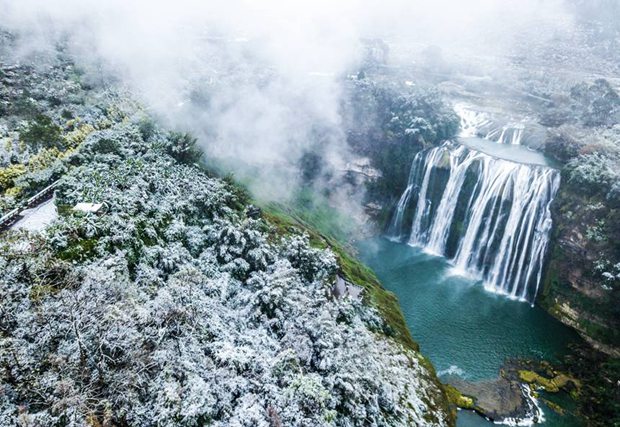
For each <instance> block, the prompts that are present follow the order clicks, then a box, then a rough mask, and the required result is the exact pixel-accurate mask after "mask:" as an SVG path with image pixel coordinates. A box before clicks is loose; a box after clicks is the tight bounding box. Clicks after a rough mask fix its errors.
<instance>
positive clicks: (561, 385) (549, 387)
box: [519, 370, 581, 393]
mask: <svg viewBox="0 0 620 427" xmlns="http://www.w3.org/2000/svg"><path fill="white" fill-rule="evenodd" d="M519 379H520V380H521V381H523V382H526V383H528V384H535V385H537V386H539V387H542V388H544V389H545V390H546V391H547V392H549V393H557V392H559V391H560V390H562V389H570V390H569V391H571V392H572V391H573V390H578V389H579V388H580V386H581V384H580V383H579V381H578V380H576V379H574V378H572V377H569V376H568V375H566V374H562V373H558V374H556V375H555V376H554V377H553V378H547V377H544V376H542V375H540V374H537V373H536V372H534V371H528V370H520V371H519Z"/></svg>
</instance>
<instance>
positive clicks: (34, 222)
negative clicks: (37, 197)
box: [11, 198, 58, 231]
mask: <svg viewBox="0 0 620 427" xmlns="http://www.w3.org/2000/svg"><path fill="white" fill-rule="evenodd" d="M21 215H22V216H23V218H22V219H20V220H19V221H17V222H16V223H15V224H13V226H11V228H12V229H14V230H28V231H41V230H43V229H44V228H45V227H47V226H48V225H50V224H51V223H52V221H54V220H55V219H56V218H57V217H58V211H57V210H56V204H55V203H54V199H53V198H52V199H50V200H48V201H46V202H44V203H41V204H40V205H39V206H36V207H34V208H31V209H26V210H24V211H22V213H21Z"/></svg>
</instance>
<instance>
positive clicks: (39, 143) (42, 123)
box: [20, 114, 62, 148]
mask: <svg viewBox="0 0 620 427" xmlns="http://www.w3.org/2000/svg"><path fill="white" fill-rule="evenodd" d="M61 135H62V129H61V128H60V126H58V125H57V124H55V123H54V122H53V121H52V119H51V118H50V117H49V116H46V115H44V114H39V115H37V116H35V117H34V119H33V120H32V121H31V122H30V123H29V124H28V126H27V127H26V129H25V130H24V131H23V132H21V134H20V138H21V140H22V141H24V142H25V143H26V144H28V146H30V147H44V148H51V147H62V138H61Z"/></svg>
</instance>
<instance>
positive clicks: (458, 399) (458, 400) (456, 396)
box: [444, 384, 476, 410]
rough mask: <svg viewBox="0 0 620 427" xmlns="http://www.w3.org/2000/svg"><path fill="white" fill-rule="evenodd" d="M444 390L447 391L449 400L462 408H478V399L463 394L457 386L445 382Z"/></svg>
mask: <svg viewBox="0 0 620 427" xmlns="http://www.w3.org/2000/svg"><path fill="white" fill-rule="evenodd" d="M444 390H445V391H446V396H447V397H448V401H449V402H450V403H451V404H452V405H455V406H456V407H457V408H461V409H468V410H476V401H475V400H474V398H473V397H471V396H467V395H465V394H462V393H461V392H460V391H458V390H457V389H456V387H454V386H451V385H450V384H444Z"/></svg>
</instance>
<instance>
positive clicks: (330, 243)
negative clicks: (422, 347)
mask: <svg viewBox="0 0 620 427" xmlns="http://www.w3.org/2000/svg"><path fill="white" fill-rule="evenodd" d="M263 216H264V218H265V219H266V220H267V222H269V224H270V225H272V226H273V227H274V231H275V233H276V235H277V236H283V235H288V234H291V233H295V232H296V233H305V234H307V235H308V236H309V239H310V244H311V245H312V246H314V247H317V248H326V247H329V248H330V249H331V250H332V251H333V252H334V253H335V254H336V258H337V259H338V265H339V268H340V274H342V276H343V277H344V278H345V279H346V280H348V281H350V282H351V283H354V284H356V285H358V286H361V287H363V288H364V300H365V301H367V302H368V303H369V304H370V305H371V306H372V307H374V308H375V309H377V311H378V312H379V313H380V314H381V317H383V319H384V320H385V321H386V325H387V328H388V330H386V331H385V332H387V333H388V334H389V335H390V336H392V337H394V338H395V339H396V340H397V341H398V342H400V343H401V344H403V345H405V346H406V347H408V348H411V349H413V350H416V351H419V346H418V344H417V343H416V342H415V341H413V338H412V337H411V333H410V332H409V329H408V328H407V324H406V323H405V318H404V316H403V313H402V311H401V309H400V306H399V304H398V300H397V298H396V296H395V295H394V294H393V293H392V292H390V291H388V290H386V289H385V288H384V287H383V286H382V285H381V283H380V282H379V279H377V277H376V276H375V274H374V273H373V272H372V271H371V270H370V269H369V268H368V267H366V266H365V265H363V264H362V263H361V262H360V261H358V260H357V259H355V258H354V257H353V256H352V255H351V248H349V249H345V247H344V246H342V244H341V243H340V242H339V241H338V240H337V239H335V238H334V237H332V236H331V235H329V234H324V233H323V232H322V231H317V230H321V228H320V226H322V225H321V224H319V226H316V225H315V224H314V223H310V222H309V221H308V219H306V218H302V217H301V216H300V215H299V213H298V212H295V211H291V210H290V209H288V208H286V207H285V206H282V205H278V204H269V205H267V206H264V208H263ZM323 225H324V224H323Z"/></svg>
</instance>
